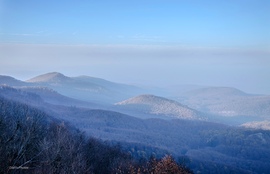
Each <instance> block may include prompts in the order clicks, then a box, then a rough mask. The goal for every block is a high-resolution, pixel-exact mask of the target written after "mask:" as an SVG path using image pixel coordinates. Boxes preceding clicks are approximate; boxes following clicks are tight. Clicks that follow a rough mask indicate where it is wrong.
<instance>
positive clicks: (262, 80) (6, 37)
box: [0, 0, 270, 94]
mask: <svg viewBox="0 0 270 174" xmlns="http://www.w3.org/2000/svg"><path fill="white" fill-rule="evenodd" d="M269 9H270V1H269V0H220V1H216V0H204V1H202V0H136V1H127V0H125V1H124V0H115V1H111V0H110V1H109V0H107V1H104V0H98V1H90V0H76V1H75V0H46V1H43V0H25V1H23V0H0V74H6V75H12V76H15V77H17V78H20V79H27V78H30V77H31V76H33V75H37V74H41V73H45V72H49V71H59V72H63V73H65V74H66V75H70V76H76V75H80V74H84V75H90V76H96V77H101V78H106V79H107V80H112V81H118V82H124V83H125V82H127V83H142V84H146V85H164V84H185V83H188V84H200V85H216V86H234V87H237V88H240V89H242V90H245V91H247V92H257V93H268V94H270V70H269V69H270V51H269V50H270V10H269Z"/></svg>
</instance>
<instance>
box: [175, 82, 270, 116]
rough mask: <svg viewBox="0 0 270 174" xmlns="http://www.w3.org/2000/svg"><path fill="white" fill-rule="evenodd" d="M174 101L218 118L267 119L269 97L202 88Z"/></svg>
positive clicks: (223, 88) (221, 88) (216, 88)
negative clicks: (244, 117) (245, 117)
mask: <svg viewBox="0 0 270 174" xmlns="http://www.w3.org/2000/svg"><path fill="white" fill-rule="evenodd" d="M176 100H177V101H179V102H181V103H184V104H186V105H188V106H190V107H192V108H194V109H196V110H199V111H202V112H208V113H211V114H215V115H219V116H230V117H233V116H249V117H258V118H269V113H270V96H265V95H264V96H263V95H250V94H246V93H244V92H242V91H240V90H238V89H235V88H225V87H210V88H202V89H198V90H193V91H189V92H187V93H185V94H182V95H181V96H180V97H178V98H177V99H176Z"/></svg>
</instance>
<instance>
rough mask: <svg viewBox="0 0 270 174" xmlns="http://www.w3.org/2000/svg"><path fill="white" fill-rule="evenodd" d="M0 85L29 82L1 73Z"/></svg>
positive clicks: (16, 84) (23, 84)
mask: <svg viewBox="0 0 270 174" xmlns="http://www.w3.org/2000/svg"><path fill="white" fill-rule="evenodd" d="M0 85H8V86H28V85H29V84H28V83H25V82H23V81H20V80H17V79H15V78H13V77H10V76H3V75H0Z"/></svg>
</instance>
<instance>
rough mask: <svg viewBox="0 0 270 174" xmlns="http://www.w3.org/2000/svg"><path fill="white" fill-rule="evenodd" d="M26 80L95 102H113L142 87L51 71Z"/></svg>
mask: <svg viewBox="0 0 270 174" xmlns="http://www.w3.org/2000/svg"><path fill="white" fill-rule="evenodd" d="M27 82H31V83H33V84H35V85H36V86H46V87H48V88H51V89H53V90H55V91H57V92H59V93H60V94H63V95H65V96H68V97H71V98H75V99H79V100H84V101H91V102H97V103H114V102H116V101H119V100H123V99H124V98H128V97H131V96H134V94H135V95H138V94H139V93H141V91H142V89H140V88H138V87H134V86H129V85H124V84H118V83H113V82H109V81H106V80H103V79H99V78H93V77H88V76H79V77H67V76H64V75H63V74H61V73H57V72H53V73H47V74H43V75H40V76H37V77H34V78H32V79H30V80H28V81H27Z"/></svg>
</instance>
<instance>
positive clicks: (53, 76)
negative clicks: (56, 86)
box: [27, 72, 70, 83]
mask: <svg viewBox="0 0 270 174" xmlns="http://www.w3.org/2000/svg"><path fill="white" fill-rule="evenodd" d="M68 80H70V78H69V77H67V76H65V75H63V74H61V73H58V72H51V73H47V74H42V75H39V76H36V77H34V78H31V79H29V80H27V82H32V83H37V82H44V83H46V82H64V81H68Z"/></svg>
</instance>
